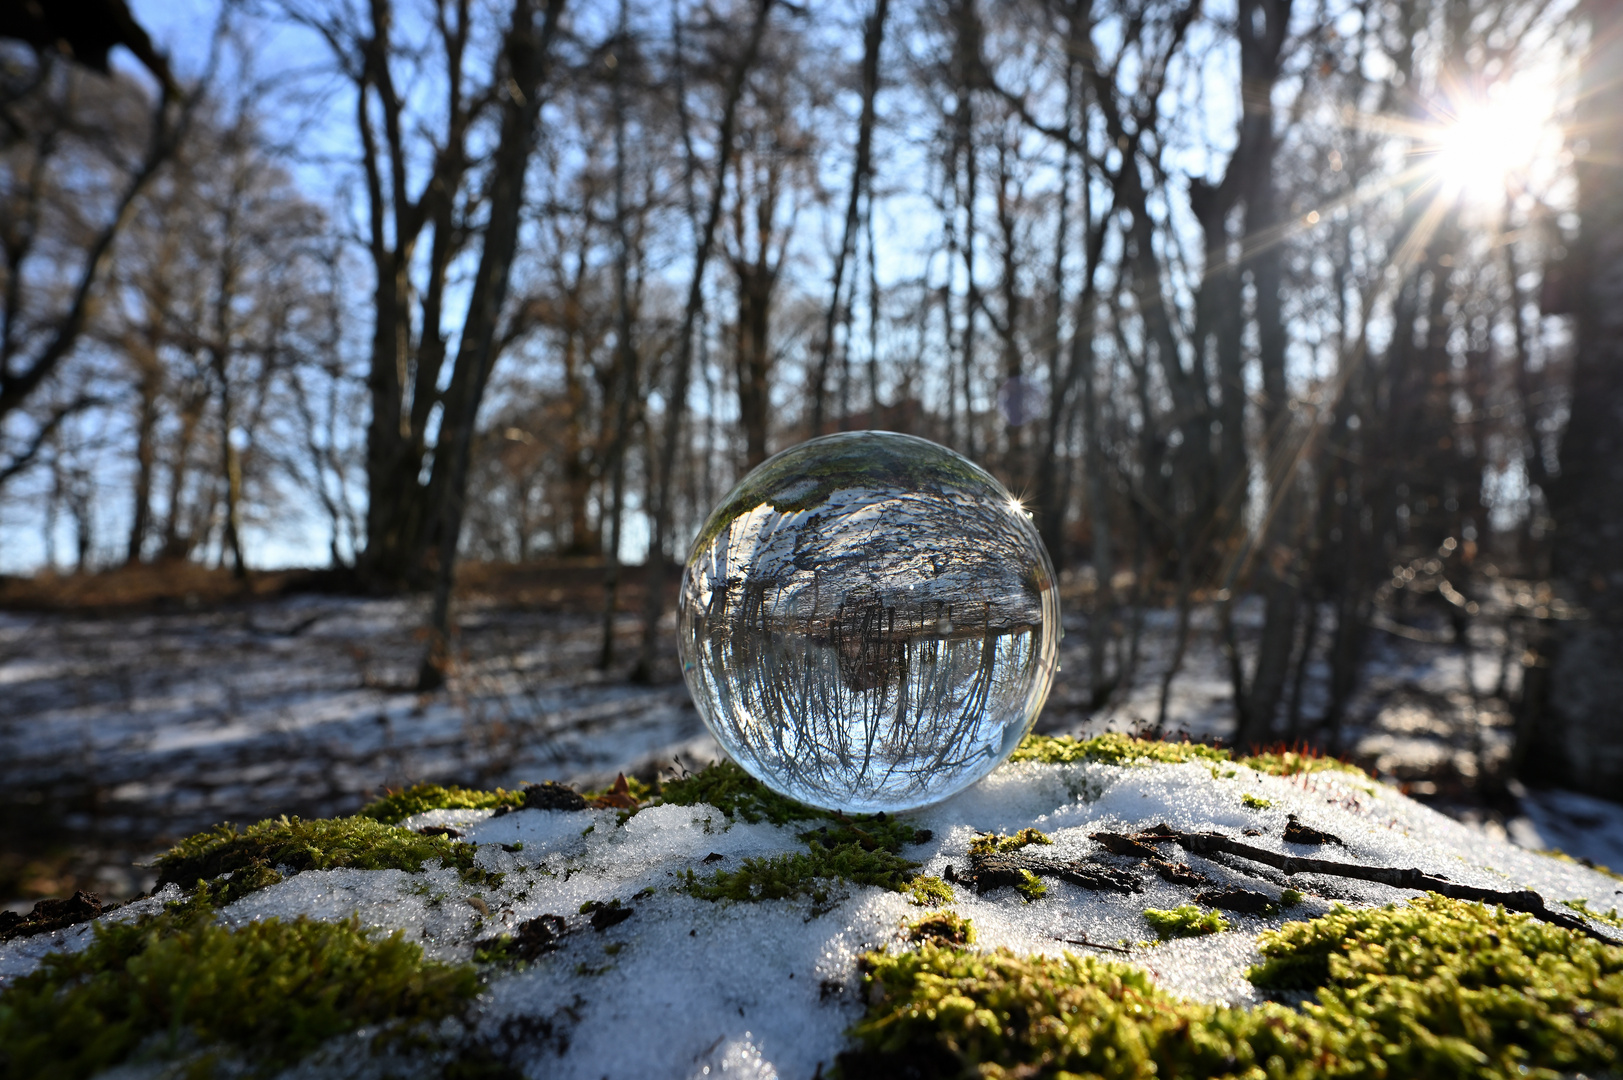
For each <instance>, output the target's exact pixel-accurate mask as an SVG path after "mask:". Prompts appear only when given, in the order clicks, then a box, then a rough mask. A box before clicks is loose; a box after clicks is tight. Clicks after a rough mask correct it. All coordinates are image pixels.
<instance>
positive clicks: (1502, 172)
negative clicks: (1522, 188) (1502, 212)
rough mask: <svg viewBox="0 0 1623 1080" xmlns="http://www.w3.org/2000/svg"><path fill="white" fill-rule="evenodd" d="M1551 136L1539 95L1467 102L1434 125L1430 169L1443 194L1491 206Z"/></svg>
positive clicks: (1545, 112) (1511, 96)
mask: <svg viewBox="0 0 1623 1080" xmlns="http://www.w3.org/2000/svg"><path fill="white" fill-rule="evenodd" d="M1551 134H1552V125H1551V119H1550V112H1549V107H1548V102H1546V101H1544V100H1543V99H1542V98H1541V97H1540V96H1539V95H1531V94H1513V93H1506V94H1503V95H1499V96H1498V97H1496V98H1495V99H1494V100H1491V101H1472V102H1467V103H1466V104H1464V105H1462V106H1461V107H1460V108H1459V109H1458V111H1457V112H1456V113H1455V114H1454V115H1453V116H1452V117H1448V118H1445V119H1444V120H1443V122H1442V123H1441V124H1440V125H1439V127H1438V129H1437V131H1436V133H1435V135H1434V140H1435V141H1434V143H1433V145H1432V146H1431V147H1430V148H1429V149H1430V151H1431V154H1432V168H1433V170H1434V171H1435V175H1436V177H1437V180H1438V182H1439V183H1440V184H1441V185H1442V187H1443V189H1444V191H1445V192H1446V193H1448V194H1451V195H1458V196H1461V197H1463V198H1465V199H1467V200H1469V201H1471V202H1476V203H1481V204H1495V203H1498V202H1500V201H1502V200H1503V199H1504V197H1505V192H1506V185H1507V184H1512V183H1514V182H1515V181H1517V180H1518V178H1519V177H1521V176H1522V175H1523V174H1524V173H1525V172H1526V170H1527V168H1528V167H1529V166H1530V165H1531V164H1532V163H1533V161H1534V160H1535V159H1536V158H1537V157H1538V156H1539V153H1540V151H1541V150H1542V149H1543V147H1544V143H1545V141H1546V139H1547V138H1548V137H1549V136H1550V135H1551Z"/></svg>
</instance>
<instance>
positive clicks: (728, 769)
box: [661, 761, 829, 825]
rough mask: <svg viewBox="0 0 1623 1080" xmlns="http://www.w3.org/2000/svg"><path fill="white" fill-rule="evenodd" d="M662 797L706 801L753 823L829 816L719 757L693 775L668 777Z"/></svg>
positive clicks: (673, 800) (683, 802) (685, 803)
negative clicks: (789, 797) (778, 791)
mask: <svg viewBox="0 0 1623 1080" xmlns="http://www.w3.org/2000/svg"><path fill="white" fill-rule="evenodd" d="M661 797H662V799H663V801H665V802H667V803H674V804H676V805H677V806H696V805H698V804H699V803H705V804H707V805H710V806H714V807H715V808H716V809H717V810H720V811H721V812H722V813H723V814H726V815H727V816H728V817H729V818H734V817H736V818H742V819H743V820H745V821H747V822H749V823H750V824H752V825H753V824H755V823H756V822H759V821H770V822H771V823H772V824H774V825H787V824H788V823H789V822H791V821H806V820H809V819H812V818H822V817H828V816H829V815H828V812H827V811H824V810H818V809H816V808H815V807H811V806H807V805H806V804H805V803H799V802H796V801H795V800H793V799H788V798H785V797H784V796H782V795H779V794H778V793H777V792H775V791H773V790H771V789H770V788H768V787H767V786H766V785H765V784H763V783H761V782H760V781H759V780H757V779H755V777H753V776H751V775H750V774H749V773H747V772H745V771H744V770H743V769H741V768H740V767H739V766H738V765H737V764H735V763H733V762H731V761H718V762H716V763H715V764H714V765H710V766H708V767H707V768H705V769H703V770H702V771H700V772H697V773H694V774H693V775H692V776H689V777H686V778H684V779H681V780H671V781H669V782H668V783H666V784H665V787H664V791H663V792H662V796H661Z"/></svg>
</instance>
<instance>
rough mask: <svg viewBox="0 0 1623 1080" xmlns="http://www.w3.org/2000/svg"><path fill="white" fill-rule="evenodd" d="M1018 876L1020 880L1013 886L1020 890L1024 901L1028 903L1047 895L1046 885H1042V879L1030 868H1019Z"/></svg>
mask: <svg viewBox="0 0 1623 1080" xmlns="http://www.w3.org/2000/svg"><path fill="white" fill-rule="evenodd" d="M1020 878H1021V881H1020V883H1019V884H1018V885H1016V886H1015V888H1016V889H1018V890H1019V891H1020V895H1021V896H1024V897H1025V898H1026V903H1028V904H1029V903H1031V902H1032V901H1033V900H1040V899H1042V898H1043V897H1045V896H1047V895H1048V886H1047V885H1044V884H1043V882H1042V879H1041V878H1039V877H1038V876H1037V875H1036V874H1033V873H1032V872H1031V871H1030V870H1021V871H1020Z"/></svg>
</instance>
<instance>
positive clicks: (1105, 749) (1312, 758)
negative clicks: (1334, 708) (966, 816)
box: [1009, 732, 1366, 778]
mask: <svg viewBox="0 0 1623 1080" xmlns="http://www.w3.org/2000/svg"><path fill="white" fill-rule="evenodd" d="M1009 760H1010V761H1037V762H1043V763H1045V764H1049V765H1071V764H1077V763H1081V762H1090V761H1091V762H1098V763H1100V764H1103V765H1133V764H1141V763H1153V764H1166V765H1176V764H1179V763H1181V762H1185V761H1210V762H1220V763H1221V762H1230V761H1233V762H1234V763H1235V764H1237V765H1244V766H1246V767H1247V768H1251V769H1255V770H1257V771H1258V772H1262V773H1268V774H1270V775H1273V776H1294V775H1296V774H1297V773H1308V772H1322V771H1325V770H1327V769H1335V770H1340V771H1343V772H1349V773H1354V774H1356V775H1358V776H1364V775H1366V774H1365V773H1364V770H1362V769H1360V768H1358V766H1356V765H1349V764H1347V763H1346V762H1345V761H1338V760H1336V759H1335V758H1330V757H1321V756H1318V755H1314V754H1304V753H1299V752H1297V751H1295V750H1282V751H1277V752H1273V753H1266V754H1253V755H1251V756H1250V757H1242V758H1239V759H1237V760H1236V759H1235V758H1234V755H1233V754H1232V753H1230V752H1229V751H1228V750H1224V749H1221V748H1219V747H1215V746H1203V745H1202V744H1200V743H1189V742H1184V743H1169V742H1158V741H1156V740H1153V739H1135V738H1133V737H1132V736H1131V735H1122V734H1119V733H1117V732H1105V733H1104V734H1103V735H1095V736H1093V737H1092V738H1091V739H1075V738H1072V737H1071V736H1069V735H1028V736H1026V739H1025V741H1024V742H1022V743H1021V744H1020V745H1019V747H1018V748H1016V749H1015V752H1014V753H1013V754H1012V755H1010V757H1009ZM1212 768H1213V773H1212V776H1213V777H1214V778H1216V777H1217V776H1218V773H1217V771H1216V769H1217V766H1216V765H1213V767H1212ZM1222 775H1223V776H1225V777H1226V776H1232V775H1234V774H1233V773H1232V772H1230V771H1227V770H1225V771H1224V772H1223V774H1222Z"/></svg>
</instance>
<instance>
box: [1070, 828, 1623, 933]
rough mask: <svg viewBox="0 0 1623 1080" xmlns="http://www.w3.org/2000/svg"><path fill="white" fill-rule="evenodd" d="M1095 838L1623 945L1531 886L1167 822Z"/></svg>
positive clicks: (1113, 844) (1111, 846)
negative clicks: (1310, 852) (1345, 858)
mask: <svg viewBox="0 0 1623 1080" xmlns="http://www.w3.org/2000/svg"><path fill="white" fill-rule="evenodd" d="M1103 837H1110V841H1109V842H1107V841H1106V840H1105V839H1103ZM1094 839H1096V840H1098V841H1099V843H1101V844H1104V845H1105V846H1106V847H1108V848H1109V849H1110V850H1112V851H1116V850H1118V849H1119V848H1124V847H1125V846H1126V845H1124V844H1121V843H1120V842H1119V841H1120V840H1128V841H1132V842H1135V843H1140V844H1143V843H1167V842H1176V843H1177V844H1178V846H1179V847H1181V848H1183V849H1184V850H1185V851H1187V852H1190V853H1191V854H1194V855H1210V854H1213V853H1221V854H1226V855H1238V856H1239V857H1241V858H1243V859H1250V860H1251V861H1253V862H1260V863H1262V864H1263V865H1265V866H1271V867H1273V868H1274V869H1276V870H1280V871H1283V872H1284V873H1285V874H1286V875H1292V874H1322V875H1324V876H1326V877H1339V878H1353V879H1355V880H1358V881H1371V882H1374V883H1376V884H1378V885H1390V886H1391V887H1392V888H1395V889H1414V890H1417V891H1420V892H1434V893H1437V894H1438V895H1440V896H1446V897H1448V898H1449V899H1451V900H1467V901H1472V902H1474V903H1479V904H1497V905H1499V906H1500V907H1502V908H1504V909H1505V910H1506V911H1519V912H1522V913H1524V914H1527V915H1531V916H1533V917H1534V918H1536V919H1540V920H1542V921H1544V922H1547V923H1550V924H1552V925H1555V926H1560V927H1564V928H1566V929H1568V930H1576V931H1578V932H1579V933H1583V934H1587V935H1589V936H1590V937H1592V938H1594V939H1595V940H1597V941H1601V942H1604V943H1606V944H1608V945H1619V946H1623V942H1620V941H1617V940H1615V939H1613V938H1611V937H1610V936H1608V935H1606V934H1603V933H1601V932H1600V931H1599V930H1596V929H1595V928H1594V927H1593V926H1591V925H1590V924H1589V923H1588V922H1587V921H1585V920H1584V919H1581V918H1579V917H1578V916H1577V915H1574V914H1568V913H1567V912H1564V911H1554V910H1552V909H1551V908H1550V907H1549V906H1548V905H1547V904H1545V902H1544V897H1543V896H1541V895H1540V894H1539V893H1537V892H1534V891H1533V890H1532V889H1517V890H1514V891H1507V890H1502V889H1482V888H1478V887H1477V886H1475V885H1461V884H1460V883H1458V882H1455V881H1450V880H1449V879H1448V878H1445V877H1440V876H1438V875H1436V874H1428V873H1426V872H1425V871H1424V870H1420V869H1417V868H1415V867H1408V868H1406V869H1405V868H1400V867H1395V866H1360V865H1358V864H1357V863H1345V862H1336V861H1334V860H1331V859H1314V858H1307V857H1304V856H1300V855H1285V854H1282V853H1280V852H1277V851H1269V850H1267V849H1266V848H1260V847H1257V846H1255V845H1253V844H1245V843H1241V842H1240V841H1238V840H1234V839H1231V838H1230V837H1227V836H1224V835H1223V834H1222V833H1215V832H1201V833H1195V832H1183V831H1181V830H1179V829H1174V828H1173V827H1172V826H1170V825H1167V824H1164V823H1163V824H1160V825H1157V826H1156V827H1155V828H1154V829H1150V830H1146V831H1144V832H1141V833H1138V834H1137V835H1135V836H1123V835H1122V834H1120V833H1098V834H1095V836H1094Z"/></svg>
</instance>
